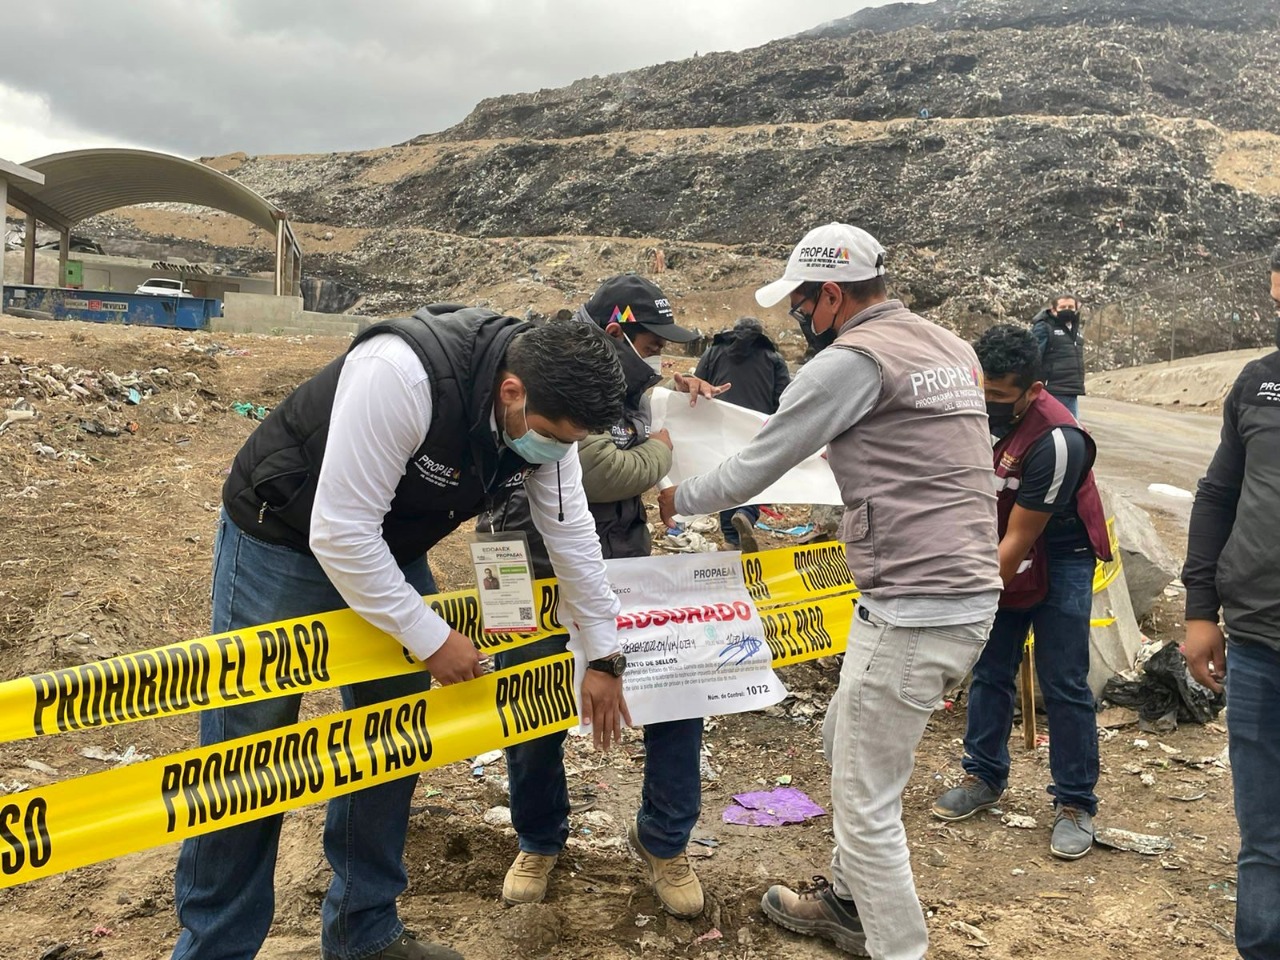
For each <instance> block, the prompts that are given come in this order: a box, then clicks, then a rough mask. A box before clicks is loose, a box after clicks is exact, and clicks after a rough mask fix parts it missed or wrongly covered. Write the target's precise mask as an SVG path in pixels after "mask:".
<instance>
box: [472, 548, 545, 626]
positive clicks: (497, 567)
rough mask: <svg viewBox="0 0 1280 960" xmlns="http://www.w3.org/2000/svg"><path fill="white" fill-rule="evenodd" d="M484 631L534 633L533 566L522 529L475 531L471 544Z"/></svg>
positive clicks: (536, 621) (535, 621)
mask: <svg viewBox="0 0 1280 960" xmlns="http://www.w3.org/2000/svg"><path fill="white" fill-rule="evenodd" d="M470 547H471V564H472V566H473V567H474V568H475V573H476V587H477V589H478V592H479V595H480V616H481V619H482V621H483V623H484V632H485V633H533V632H534V631H535V630H537V629H538V618H537V616H536V608H535V607H534V605H533V567H532V566H531V564H530V562H529V538H528V536H526V534H525V533H524V531H522V530H503V531H500V532H497V533H479V532H477V533H476V534H475V540H474V541H473V542H472V543H471V544H470Z"/></svg>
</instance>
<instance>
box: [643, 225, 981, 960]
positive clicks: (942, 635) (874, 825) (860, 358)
mask: <svg viewBox="0 0 1280 960" xmlns="http://www.w3.org/2000/svg"><path fill="white" fill-rule="evenodd" d="M884 273H885V268H884V249H883V248H882V247H881V246H880V244H879V243H878V242H877V241H876V239H875V238H874V237H873V236H871V234H869V233H867V232H866V231H865V230H860V229H858V228H857V227H853V226H849V225H847V224H843V223H831V224H827V225H826V226H822V227H818V228H817V229H815V230H811V231H810V232H809V233H808V234H807V235H806V236H805V238H804V239H803V240H801V241H800V243H799V245H798V246H797V247H796V248H795V250H793V251H792V254H791V259H790V260H789V262H788V263H787V269H786V273H785V274H783V277H782V279H780V280H777V281H775V282H773V283H771V284H769V285H768V286H766V287H763V288H761V289H760V290H758V291H756V300H757V302H759V303H760V305H761V306H763V307H771V306H773V305H774V304H776V303H780V302H782V301H785V300H788V299H789V300H790V307H791V315H792V316H793V317H794V318H795V319H796V320H797V321H799V322H801V323H802V324H804V325H807V326H811V327H812V328H813V330H814V331H815V333H816V335H817V337H819V338H820V340H819V342H822V341H829V345H828V346H827V347H826V348H825V349H823V350H821V351H820V352H819V353H818V355H817V356H815V357H814V358H813V359H812V360H810V361H809V362H808V363H807V364H805V365H804V366H803V367H802V368H801V369H800V370H799V371H798V372H797V373H796V375H795V378H794V379H793V380H792V381H791V386H789V387H788V388H787V390H786V392H785V393H784V394H783V395H782V401H781V403H780V404H779V406H778V412H777V413H775V414H774V415H773V416H772V417H770V418H769V422H768V423H766V424H765V425H764V426H763V427H762V428H761V430H760V432H759V433H758V434H757V435H756V436H755V438H754V439H753V440H752V441H751V442H750V443H749V444H748V445H747V446H746V447H745V448H743V449H742V450H741V451H739V452H738V453H737V454H735V455H734V456H732V457H729V458H728V459H727V460H725V461H724V462H723V463H721V464H720V465H719V466H718V467H717V468H716V469H714V470H712V471H710V472H709V473H706V474H704V475H702V476H699V477H693V478H690V479H688V480H685V481H684V482H683V483H681V484H679V485H677V486H675V487H671V488H668V489H666V490H663V491H662V492H661V493H660V494H659V496H658V505H659V507H660V509H661V511H662V514H663V519H667V518H669V517H671V516H672V515H673V514H675V513H681V514H685V515H689V514H694V513H703V512H706V511H708V510H723V509H725V508H727V507H730V506H732V505H734V504H737V503H747V502H749V501H750V500H751V498H752V497H754V496H756V495H757V494H759V493H760V491H762V490H764V489H765V488H767V487H768V486H769V485H770V484H772V483H774V482H775V481H776V480H777V479H778V478H779V477H781V476H782V475H783V474H784V473H786V472H787V471H788V470H790V469H791V468H793V467H794V466H795V465H796V464H797V463H799V462H801V461H802V460H804V459H805V458H806V457H809V456H812V455H813V454H815V453H817V452H818V451H819V450H821V449H822V448H823V446H826V447H827V459H828V462H829V463H830V464H831V472H832V473H833V474H834V475H835V478H836V482H837V483H838V484H839V487H840V493H841V497H842V499H843V501H844V505H845V513H844V519H843V521H842V522H841V527H840V538H841V539H842V540H843V541H844V544H845V556H846V558H847V560H848V563H849V570H850V572H851V573H852V574H853V578H854V580H855V581H856V582H857V584H858V586H859V587H860V588H861V591H862V592H861V595H860V596H859V598H858V607H857V616H855V617H854V620H853V626H852V628H851V630H850V632H849V641H848V648H847V651H846V653H845V655H844V664H843V666H842V667H841V670H840V685H839V687H838V688H837V690H836V693H835V696H834V697H833V698H832V701H831V705H830V707H829V708H828V710H827V716H826V721H825V722H824V724H823V728H822V734H823V745H824V747H825V749H826V753H827V758H828V760H830V761H831V767H832V770H831V804H832V812H833V827H834V829H835V838H836V848H835V852H834V855H833V857H832V862H831V873H832V879H831V882H830V883H828V882H827V881H826V880H825V879H821V878H819V881H818V882H815V883H814V884H813V885H812V886H810V887H807V888H805V889H802V890H792V889H791V888H789V887H786V886H782V885H777V886H773V887H770V888H769V890H768V891H767V892H766V893H765V895H764V898H763V900H762V902H761V908H762V909H763V910H764V913H765V915H766V916H767V917H769V918H770V919H771V920H773V921H774V922H775V923H778V924H780V925H781V926H783V927H786V928H787V929H788V930H793V931H795V932H797V933H802V934H807V935H809V936H816V937H822V938H824V939H827V940H830V941H831V942H832V943H834V944H836V946H838V947H840V948H841V949H842V950H846V951H848V952H850V953H856V954H860V955H864V956H865V955H869V956H871V957H873V958H875V960H921V958H922V957H923V956H924V955H925V951H926V949H927V948H928V945H929V934H928V928H927V927H926V926H925V920H924V914H923V913H922V912H921V910H920V900H919V898H918V897H917V896H916V889H915V880H914V878H913V877H912V875H911V860H910V851H909V849H908V847H907V833H906V830H905V828H904V827H903V825H902V791H903V790H904V789H905V788H906V786H907V781H908V780H909V779H910V777H911V770H912V767H913V766H914V765H915V749H916V746H917V745H918V744H919V742H920V738H921V737H922V736H923V735H924V730H925V725H926V724H927V723H928V721H929V717H930V715H931V714H932V713H933V710H934V708H936V707H937V706H938V705H939V704H940V703H941V702H942V697H943V694H944V693H946V691H947V690H948V689H950V688H951V687H953V686H955V685H956V684H958V683H960V681H961V680H963V679H964V676H965V674H967V673H968V672H969V670H970V668H972V666H973V664H974V662H975V661H976V660H977V659H978V654H979V652H981V650H982V645H983V643H984V642H985V641H986V638H987V633H988V631H989V630H990V629H991V621H992V618H993V617H994V616H995V612H996V602H997V600H998V598H999V596H1000V571H999V564H998V562H997V559H996V556H997V553H996V495H995V488H994V485H993V484H992V482H991V438H990V434H989V433H988V430H987V411H986V407H985V405H984V402H983V397H982V387H981V374H980V372H979V370H978V358H977V357H976V356H975V355H974V352H973V348H972V347H971V346H969V344H967V343H965V342H964V341H963V340H961V339H960V338H959V337H957V336H956V335H955V334H953V333H951V332H950V331H947V330H944V329H943V328H942V327H939V326H937V325H936V324H933V323H930V322H929V321H927V320H925V319H924V318H922V317H918V316H916V315H915V314H913V313H912V312H911V311H909V310H908V309H907V308H906V306H904V305H903V303H902V302H901V301H900V300H890V299H889V298H888V292H887V290H886V288H885V280H884Z"/></svg>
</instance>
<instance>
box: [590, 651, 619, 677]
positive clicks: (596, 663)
mask: <svg viewBox="0 0 1280 960" xmlns="http://www.w3.org/2000/svg"><path fill="white" fill-rule="evenodd" d="M587 669H588V670H599V671H600V672H601V673H607V674H609V675H610V676H614V677H620V676H622V674H623V673H624V672H626V669H627V657H626V654H622V653H615V654H614V655H613V656H611V657H601V658H600V659H599V660H588V661H587Z"/></svg>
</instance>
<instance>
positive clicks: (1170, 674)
mask: <svg viewBox="0 0 1280 960" xmlns="http://www.w3.org/2000/svg"><path fill="white" fill-rule="evenodd" d="M1102 699H1103V700H1105V701H1107V702H1108V703H1112V704H1116V705H1118V706H1122V707H1131V708H1133V709H1135V710H1137V711H1138V718H1139V723H1142V722H1143V721H1145V722H1146V723H1148V724H1158V725H1159V729H1160V732H1169V731H1171V730H1174V729H1177V726H1178V723H1179V722H1182V723H1199V724H1205V723H1208V722H1209V721H1210V720H1212V719H1214V718H1215V717H1216V716H1217V715H1218V713H1219V712H1220V711H1221V710H1222V708H1223V707H1224V706H1225V705H1226V699H1225V698H1224V697H1223V695H1222V694H1220V693H1214V692H1213V691H1211V690H1209V689H1208V688H1207V687H1204V686H1201V685H1200V684H1199V683H1198V682H1197V681H1196V680H1195V678H1194V677H1192V676H1191V675H1190V674H1189V673H1188V672H1187V661H1186V658H1185V657H1183V655H1182V651H1181V650H1179V649H1178V646H1177V645H1176V644H1172V643H1170V644H1166V645H1165V646H1164V647H1162V648H1161V649H1159V650H1157V651H1156V652H1155V653H1154V654H1152V655H1151V657H1150V659H1148V660H1147V662H1146V663H1144V664H1143V665H1142V673H1141V675H1140V676H1139V677H1138V678H1137V679H1132V680H1131V679H1126V678H1125V677H1123V676H1115V677H1112V678H1111V679H1110V680H1108V681H1107V685H1106V686H1105V687H1104V688H1103V690H1102ZM1144 742H1145V741H1144ZM1135 745H1136V742H1135Z"/></svg>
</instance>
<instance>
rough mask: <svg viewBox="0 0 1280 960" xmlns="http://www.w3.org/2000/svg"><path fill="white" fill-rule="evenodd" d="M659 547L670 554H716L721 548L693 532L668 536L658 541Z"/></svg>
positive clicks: (688, 531)
mask: <svg viewBox="0 0 1280 960" xmlns="http://www.w3.org/2000/svg"><path fill="white" fill-rule="evenodd" d="M658 546H659V547H661V548H662V549H663V550H666V551H668V552H670V553H714V552H716V551H717V550H718V549H719V547H717V546H716V545H715V544H714V543H712V542H711V541H710V540H708V539H707V538H706V537H704V536H703V535H702V534H700V533H697V532H696V531H693V530H686V531H685V532H684V533H677V534H670V533H669V534H667V535H666V536H665V537H663V538H662V539H661V540H659V541H658Z"/></svg>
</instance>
